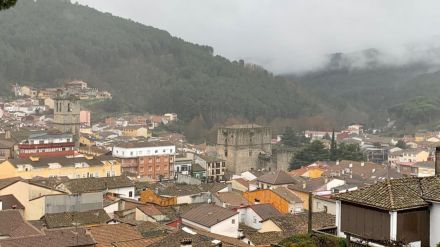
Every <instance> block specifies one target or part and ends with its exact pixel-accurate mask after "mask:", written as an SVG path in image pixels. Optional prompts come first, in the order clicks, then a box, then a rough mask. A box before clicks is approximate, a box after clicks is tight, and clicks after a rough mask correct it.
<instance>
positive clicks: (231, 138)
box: [216, 124, 272, 173]
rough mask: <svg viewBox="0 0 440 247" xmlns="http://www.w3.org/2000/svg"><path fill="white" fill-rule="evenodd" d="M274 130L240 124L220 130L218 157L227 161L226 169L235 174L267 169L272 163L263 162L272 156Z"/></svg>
mask: <svg viewBox="0 0 440 247" xmlns="http://www.w3.org/2000/svg"><path fill="white" fill-rule="evenodd" d="M271 141H272V130H271V128H269V127H263V126H259V125H256V124H240V125H232V126H228V127H223V128H219V129H218V131H217V144H216V151H217V156H218V157H219V158H220V159H224V160H226V168H227V170H228V171H230V172H233V173H240V172H243V171H248V170H252V169H262V168H267V167H266V166H267V164H272V162H261V160H262V159H263V160H264V158H265V157H267V158H268V160H269V161H270V159H271V158H270V157H271V156H272V144H271Z"/></svg>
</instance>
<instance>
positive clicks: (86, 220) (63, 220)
mask: <svg viewBox="0 0 440 247" xmlns="http://www.w3.org/2000/svg"><path fill="white" fill-rule="evenodd" d="M43 219H44V222H45V223H46V226H47V228H49V229H50V228H61V227H70V226H73V225H74V224H75V223H76V224H79V225H80V226H84V225H95V224H103V223H106V222H107V221H109V220H110V217H109V216H108V214H107V213H106V212H105V211H104V209H97V210H90V211H86V212H63V213H54V214H46V215H45V216H43Z"/></svg>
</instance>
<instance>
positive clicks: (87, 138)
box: [79, 134, 96, 147]
mask: <svg viewBox="0 0 440 247" xmlns="http://www.w3.org/2000/svg"><path fill="white" fill-rule="evenodd" d="M79 143H80V144H81V145H83V146H88V147H90V146H95V145H96V138H95V137H94V136H92V135H87V134H81V135H80V137H79Z"/></svg>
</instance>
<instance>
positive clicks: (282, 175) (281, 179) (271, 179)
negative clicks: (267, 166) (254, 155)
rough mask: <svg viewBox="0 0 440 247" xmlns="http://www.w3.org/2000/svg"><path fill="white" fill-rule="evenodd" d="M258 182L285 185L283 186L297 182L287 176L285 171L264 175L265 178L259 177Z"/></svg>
mask: <svg viewBox="0 0 440 247" xmlns="http://www.w3.org/2000/svg"><path fill="white" fill-rule="evenodd" d="M257 181H258V182H262V183H266V184H271V185H283V184H294V183H295V180H294V179H293V178H292V177H291V176H290V175H289V174H287V173H286V172H285V171H282V170H278V171H275V172H270V173H267V174H264V175H263V176H261V177H258V178H257Z"/></svg>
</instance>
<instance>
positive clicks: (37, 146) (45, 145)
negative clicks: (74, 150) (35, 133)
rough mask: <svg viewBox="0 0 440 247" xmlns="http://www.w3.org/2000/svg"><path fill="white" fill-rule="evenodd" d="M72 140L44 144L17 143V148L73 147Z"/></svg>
mask: <svg viewBox="0 0 440 247" xmlns="http://www.w3.org/2000/svg"><path fill="white" fill-rule="evenodd" d="M74 146H75V143H74V142H62V143H45V144H18V148H19V149H41V148H64V147H74Z"/></svg>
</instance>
